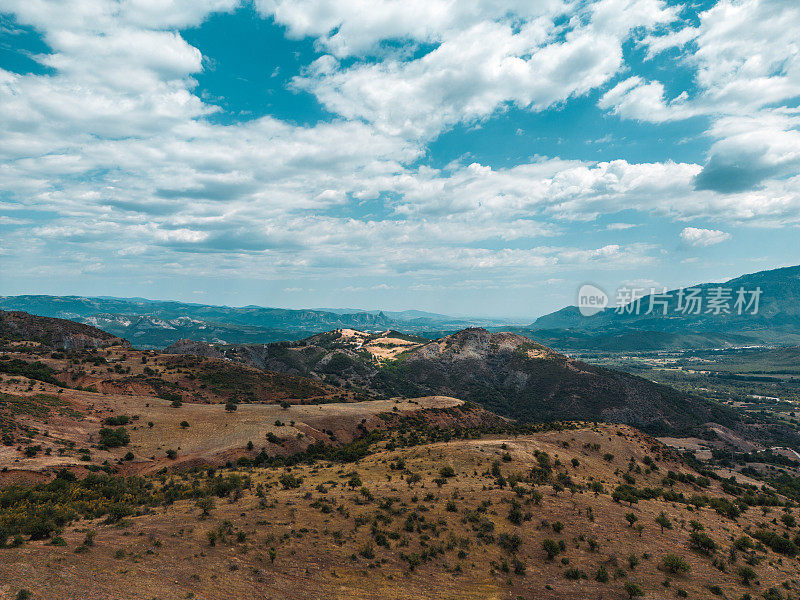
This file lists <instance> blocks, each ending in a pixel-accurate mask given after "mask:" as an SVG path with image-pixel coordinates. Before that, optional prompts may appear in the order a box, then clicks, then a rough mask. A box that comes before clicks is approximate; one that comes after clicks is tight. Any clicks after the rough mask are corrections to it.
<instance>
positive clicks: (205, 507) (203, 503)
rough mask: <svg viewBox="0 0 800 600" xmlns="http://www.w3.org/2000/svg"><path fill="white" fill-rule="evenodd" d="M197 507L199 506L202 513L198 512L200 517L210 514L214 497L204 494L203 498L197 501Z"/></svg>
mask: <svg viewBox="0 0 800 600" xmlns="http://www.w3.org/2000/svg"><path fill="white" fill-rule="evenodd" d="M197 508H199V509H200V510H201V511H203V512H202V513H200V517H207V516H208V515H210V514H211V510H212V509H213V508H214V498H212V497H210V496H206V497H205V498H200V499H199V500H198V501H197Z"/></svg>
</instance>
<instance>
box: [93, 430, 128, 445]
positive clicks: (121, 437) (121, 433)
mask: <svg viewBox="0 0 800 600" xmlns="http://www.w3.org/2000/svg"><path fill="white" fill-rule="evenodd" d="M99 435H100V445H101V446H105V447H106V448H117V447H119V446H127V445H128V444H129V443H130V441H131V437H130V435H128V430H127V429H125V428H124V427H119V428H117V429H110V428H108V427H103V428H102V429H101V430H100V432H99Z"/></svg>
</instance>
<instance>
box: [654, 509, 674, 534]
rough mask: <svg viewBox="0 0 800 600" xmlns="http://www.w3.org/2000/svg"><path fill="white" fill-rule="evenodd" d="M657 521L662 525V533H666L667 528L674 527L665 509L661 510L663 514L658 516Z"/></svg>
mask: <svg viewBox="0 0 800 600" xmlns="http://www.w3.org/2000/svg"><path fill="white" fill-rule="evenodd" d="M655 521H656V523H658V524H659V525H660V526H661V533H664V530H665V529H672V521H670V520H669V517H667V515H666V513H664V511H661V514H660V515H658V516H657V517H656V519H655Z"/></svg>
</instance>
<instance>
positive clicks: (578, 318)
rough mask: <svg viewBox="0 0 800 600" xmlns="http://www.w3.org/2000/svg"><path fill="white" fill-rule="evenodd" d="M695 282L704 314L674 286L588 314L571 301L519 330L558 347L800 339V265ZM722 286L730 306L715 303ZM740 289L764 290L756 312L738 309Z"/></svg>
mask: <svg viewBox="0 0 800 600" xmlns="http://www.w3.org/2000/svg"><path fill="white" fill-rule="evenodd" d="M691 288H694V289H696V290H698V292H697V296H699V297H700V298H701V302H702V304H701V305H700V308H699V311H697V312H696V311H695V309H696V306H692V307H691V308H690V309H689V310H681V308H682V307H683V308H688V307H689V306H690V305H689V302H690V301H689V300H687V296H686V292H685V291H684V293H683V295H681V292H680V291H679V290H671V291H669V292H668V293H667V295H666V296H660V295H652V294H648V295H646V296H644V297H642V298H640V299H639V300H637V301H635V302H632V303H629V304H628V305H626V307H625V309H622V308H607V309H605V310H603V311H601V312H599V313H597V314H595V315H592V316H588V317H586V316H583V315H581V313H580V311H579V309H578V308H577V307H575V306H568V307H565V308H562V309H561V310H558V311H556V312H554V313H550V314H548V315H544V316H542V317H540V318H538V319H537V320H536V321H535V322H534V323H532V324H531V325H529V326H528V327H526V328H519V329H516V331H518V332H520V333H525V334H528V335H531V336H532V337H534V338H536V339H546V340H547V341H548V342H549V343H552V344H553V345H555V346H557V347H559V348H583V349H613V350H621V351H624V350H657V349H681V348H687V347H688V348H711V347H732V346H744V345H748V344H750V345H752V344H776V345H797V344H800V266H794V267H784V268H780V269H772V270H769V271H760V272H758V273H752V274H748V275H742V276H740V277H736V278H734V279H730V280H728V281H725V282H722V283H703V284H698V285H695V286H691ZM720 288H721V289H722V290H724V292H723V294H725V296H726V297H725V300H727V301H726V302H723V303H722V305H723V306H725V307H727V311H726V310H717V309H716V308H715V307H714V304H713V297H714V296H715V295H717V294H718V291H717V290H718V289H720ZM688 289H689V288H687V290H688ZM740 289H741V290H743V291H744V293H745V295H744V297H743V299H744V300H745V302H749V301H750V300H751V299H753V296H752V293H753V292H755V291H756V290H760V296H759V297H758V307H757V311H754V308H755V306H752V307H750V308H749V309H748V308H747V306H746V304H745V305H742V307H741V308H742V310H739V309H738V307H737V305H736V301H737V297H738V296H737V292H738V290H740ZM651 306H652V307H653V310H650V309H651ZM665 310H666V314H663V313H664V311H665ZM754 312H755V314H753V313H754Z"/></svg>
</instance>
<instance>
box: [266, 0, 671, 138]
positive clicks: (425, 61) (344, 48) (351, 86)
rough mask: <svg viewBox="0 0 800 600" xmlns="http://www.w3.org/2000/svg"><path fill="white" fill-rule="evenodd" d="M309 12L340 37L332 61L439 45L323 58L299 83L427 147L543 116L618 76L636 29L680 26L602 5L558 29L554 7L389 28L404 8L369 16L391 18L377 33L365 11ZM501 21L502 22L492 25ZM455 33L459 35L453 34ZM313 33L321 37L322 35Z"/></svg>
mask: <svg viewBox="0 0 800 600" xmlns="http://www.w3.org/2000/svg"><path fill="white" fill-rule="evenodd" d="M308 4H309V5H311V6H310V7H306V8H307V9H309V10H311V7H313V9H315V10H316V11H322V12H324V13H325V14H326V15H327V16H328V17H329V19H328V20H327V21H326V20H324V19H323V21H322V22H323V23H325V26H327V27H328V28H329V29H333V28H336V33H335V34H333V36H332V37H330V38H323V40H324V42H323V43H324V45H325V46H326V47H330V46H333V48H334V55H337V54H338V55H339V56H341V55H348V54H353V53H358V52H362V53H363V52H364V51H365V50H366V49H367V48H370V47H372V46H374V44H375V43H377V42H378V41H379V39H380V38H379V37H378V36H379V35H383V36H385V37H384V38H383V39H388V40H392V39H408V40H411V42H421V41H429V42H435V43H436V47H435V48H434V49H433V50H431V51H430V52H427V53H425V54H424V55H423V56H421V57H419V58H415V59H412V60H406V57H404V56H399V57H395V56H389V57H387V58H386V59H384V60H382V61H379V62H372V61H368V60H367V61H360V62H357V63H356V64H354V65H352V66H342V65H340V63H339V61H338V60H336V58H334V56H331V55H327V56H323V57H322V58H320V59H318V60H317V61H316V63H315V64H314V65H312V66H311V68H310V69H309V71H308V74H307V75H306V76H303V77H298V78H296V79H295V85H296V86H297V87H298V88H299V89H303V90H307V91H309V92H311V93H313V94H315V95H316V96H317V98H318V99H319V100H320V102H322V103H323V104H324V105H325V107H326V108H327V109H328V110H330V111H332V112H335V113H338V114H340V115H343V116H345V117H347V118H350V119H356V118H357V119H363V120H365V121H368V122H370V123H373V124H374V125H375V126H376V127H378V128H380V129H381V130H383V131H386V132H388V133H390V134H393V135H394V134H400V135H405V136H409V137H412V138H422V139H427V138H431V137H434V136H435V135H437V134H438V133H440V132H441V131H443V130H445V129H447V128H449V127H451V126H452V125H454V124H456V123H459V122H471V121H475V120H479V119H482V118H485V117H488V116H490V115H492V114H493V113H494V112H496V111H498V110H502V109H504V108H505V107H506V106H509V105H516V106H519V107H522V108H525V109H530V110H543V109H545V108H547V107H550V106H553V105H555V104H557V103H559V102H564V101H566V100H567V99H569V98H571V97H575V96H581V95H584V94H586V93H587V92H589V91H590V90H592V89H595V88H597V87H599V86H601V85H603V84H604V83H606V82H607V81H609V80H610V78H611V77H612V76H613V75H615V74H616V73H617V72H619V71H620V69H621V68H622V65H623V61H622V44H623V42H624V41H625V40H626V39H627V38H628V37H629V36H630V35H631V32H632V31H633V30H634V29H636V28H648V27H652V26H654V25H657V24H659V23H666V22H669V21H671V20H672V19H673V18H674V13H673V11H671V10H668V9H667V8H665V6H664V5H663V3H661V2H658V1H656V0H647V1H645V2H630V1H623V0H602V1H600V2H598V3H596V4H592V5H590V7H589V8H587V9H586V11H585V14H582V15H581V17H583V19H584V20H585V24H580V23H581V19H580V18H578V17H577V16H576V18H574V19H572V20H570V21H567V23H566V24H565V25H559V24H557V19H556V17H558V16H559V15H561V14H563V13H564V11H565V10H566V8H567V6H566V5H563V4H561V3H557V2H550V3H544V4H542V5H539V4H535V3H531V5H532V6H533V7H535V8H536V9H538V10H537V11H536V12H531V9H527V10H526V9H524V8H523V9H520V8H519V7H516V6H514V7H512V8H510V11H511V14H512V16H513V17H515V18H509V7H505V10H504V11H499V10H498V9H497V7H499V6H500V5H495V7H494V8H492V9H488V8H487V7H486V6H482V5H479V6H478V7H477V9H475V10H474V14H470V15H458V14H455V15H451V16H450V17H448V18H439V19H436V18H433V19H432V20H431V21H430V22H427V23H426V25H425V26H421V25H419V24H409V23H408V22H407V20H405V19H402V18H400V19H397V20H394V21H392V22H391V25H389V24H388V23H389V18H388V15H391V14H392V12H393V10H396V8H397V7H399V4H397V3H395V2H384V3H378V4H377V5H376V8H374V9H372V10H370V11H366V13H367V14H369V15H374V14H375V13H378V14H380V15H384V16H385V17H386V26H384V27H379V28H378V29H377V30H373V29H371V28H370V27H369V25H370V24H371V23H372V21H371V20H370V17H368V16H365V14H364V11H362V12H361V13H355V14H354V10H355V9H351V8H345V7H343V6H342V4H343V3H339V2H332V3H331V2H321V3H316V2H309V3H308ZM425 4H426V5H427V6H426V8H424V9H421V10H422V12H423V13H424V12H426V11H428V10H432V9H435V8H439V9H444V6H441V5H440V4H439V3H437V2H433V3H425ZM320 5H322V6H324V9H323V8H322V7H321V6H320ZM448 6H449V3H448ZM265 8H267V9H269V10H271V11H272V13H273V14H275V15H276V18H278V19H284V20H285V21H286V22H287V23H288V24H289V26H290V31H295V32H297V33H299V32H306V33H308V32H309V31H312V30H311V29H309V26H308V24H307V23H306V21H305V20H303V19H301V18H300V17H299V15H298V14H297V13H296V12H295V11H293V10H290V9H287V7H286V5H284V4H277V5H276V4H274V3H268V5H267V6H266V7H265ZM404 8H405V7H404ZM569 8H573V9H574V6H572V5H571V6H570V7H569ZM312 12H314V11H313V10H312ZM443 12H444V13H446V12H447V11H446V10H443ZM470 12H473V11H470ZM456 13H458V10H457V11H456ZM495 13H500V14H499V16H501V17H503V18H501V19H500V20H493V19H492V17H496V16H498V15H495ZM410 14H411V13H410ZM476 17H478V18H476ZM315 22H316V21H315ZM382 22H383V21H382ZM454 23H458V24H459V25H460V27H458V28H454V27H453V24H454ZM314 31H315V32H316V33H317V34H318V35H322V34H323V30H321V29H317V30H314ZM325 31H327V30H325ZM351 40H353V41H352V42H351ZM337 51H338V52H337Z"/></svg>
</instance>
